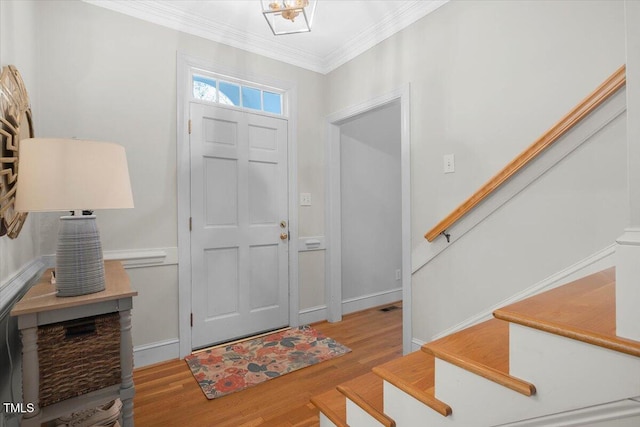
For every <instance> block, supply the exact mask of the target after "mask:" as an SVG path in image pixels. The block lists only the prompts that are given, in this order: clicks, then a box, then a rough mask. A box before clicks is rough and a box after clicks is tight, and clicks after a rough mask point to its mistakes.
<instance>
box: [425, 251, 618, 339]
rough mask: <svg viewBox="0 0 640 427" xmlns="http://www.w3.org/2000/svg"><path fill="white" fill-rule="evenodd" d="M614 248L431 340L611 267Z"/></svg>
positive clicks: (559, 273)
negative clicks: (505, 307) (501, 309)
mask: <svg viewBox="0 0 640 427" xmlns="http://www.w3.org/2000/svg"><path fill="white" fill-rule="evenodd" d="M615 248H616V245H615V244H611V245H609V246H607V247H606V248H604V249H602V250H600V251H598V252H596V253H595V254H593V255H590V256H588V257H586V258H584V259H582V260H580V261H578V262H577V263H575V264H573V265H572V266H570V267H567V268H565V269H564V270H562V271H560V272H558V273H555V274H553V275H551V276H549V277H547V278H546V279H544V280H542V281H541V282H539V283H536V284H535V285H533V286H531V287H529V288H527V289H525V290H523V291H521V292H519V293H517V294H515V295H514V296H512V297H510V298H507V299H505V300H503V301H501V302H499V303H498V304H495V305H493V306H491V307H489V308H488V309H486V310H483V311H482V312H480V313H478V314H476V315H474V316H471V317H469V318H467V319H465V320H463V321H462V322H460V323H458V324H457V325H455V326H453V327H451V328H449V329H446V330H444V331H442V332H440V333H439V334H437V335H434V336H433V337H432V338H431V340H437V339H439V338H442V337H445V336H447V335H451V334H453V333H455V332H458V331H461V330H463V329H466V328H468V327H470V326H473V325H476V324H478V323H480V322H484V321H485V320H489V319H491V318H492V317H493V312H494V311H495V310H497V309H499V308H501V307H504V306H506V305H509V304H513V303H514V302H517V301H520V300H523V299H525V298H528V297H530V296H533V295H536V294H539V293H541V292H544V291H547V290H549V289H553V288H557V287H558V286H560V285H563V284H565V283H568V282H571V281H573V280H576V279H579V278H580V277H584V276H587V275H589V274H593V273H596V272H598V271H601V270H604V269H606V268H609V267H612V266H613V265H614V261H615V260H614V257H613V255H614V253H615Z"/></svg>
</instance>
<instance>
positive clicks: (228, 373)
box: [185, 326, 351, 399]
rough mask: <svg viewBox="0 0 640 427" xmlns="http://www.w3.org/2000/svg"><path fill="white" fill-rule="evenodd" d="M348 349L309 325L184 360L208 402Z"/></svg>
mask: <svg viewBox="0 0 640 427" xmlns="http://www.w3.org/2000/svg"><path fill="white" fill-rule="evenodd" d="M350 351H351V349H349V348H348V347H345V346H343V345H342V344H340V343H338V342H336V341H334V340H333V339H331V338H328V337H326V336H324V335H323V334H322V333H321V332H318V331H316V330H315V329H313V328H312V327H310V326H301V327H299V328H291V329H287V330H284V331H280V332H276V333H273V334H270V335H265V336H261V337H258V338H254V339H250V340H247V341H242V342H237V343H233V344H229V345H228V346H220V347H216V348H213V349H210V350H206V351H201V352H198V353H195V354H192V355H190V356H187V357H186V358H185V360H186V362H187V364H188V365H189V368H191V372H192V373H193V376H194V377H195V379H196V381H198V384H199V385H200V387H201V388H202V391H203V392H204V394H205V396H207V398H208V399H215V398H216V397H221V396H224V395H227V394H230V393H234V392H236V391H240V390H243V389H245V388H248V387H252V386H254V385H257V384H260V383H262V382H264V381H267V380H270V379H272V378H277V377H280V376H282V375H285V374H288V373H289V372H293V371H296V370H298V369H302V368H305V367H307V366H311V365H315V364H316V363H320V362H324V361H325V360H329V359H333V358H334V357H338V356H342V355H344V354H346V353H349V352H350Z"/></svg>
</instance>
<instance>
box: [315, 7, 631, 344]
mask: <svg viewBox="0 0 640 427" xmlns="http://www.w3.org/2000/svg"><path fill="white" fill-rule="evenodd" d="M624 61H625V56H624V8H623V3H622V2H618V1H554V2H536V1H517V2H504V1H482V2H462V1H460V2H455V1H454V2H450V3H448V4H446V5H445V6H443V7H441V8H439V9H438V10H437V11H436V12H434V13H433V14H431V15H428V16H426V17H425V18H423V19H421V20H420V21H417V22H416V23H415V24H413V25H412V26H410V27H408V28H406V29H405V30H403V31H402V32H400V33H398V34H396V35H394V36H393V37H391V38H389V39H387V40H385V41H383V42H382V43H380V44H378V45H377V46H376V47H374V48H372V49H371V50H369V51H367V52H365V53H364V54H362V55H360V56H359V57H357V58H355V59H354V60H352V61H350V62H349V63H347V64H345V65H343V66H342V67H340V68H338V69H337V70H335V71H333V72H332V73H330V74H329V75H328V84H329V85H328V91H327V94H328V97H327V103H328V111H329V112H334V111H340V110H342V109H344V108H346V107H348V106H351V105H355V104H357V103H359V102H363V101H365V100H367V99H371V98H372V97H374V96H376V95H380V94H382V93H386V92H389V91H390V90H392V89H394V88H397V87H399V86H400V85H402V84H404V83H407V82H409V83H410V84H411V141H412V146H411V183H412V200H411V203H412V212H411V216H412V223H411V227H412V245H413V247H414V248H416V247H418V246H419V245H421V244H423V242H424V238H423V235H424V233H425V232H427V231H428V230H429V229H430V228H431V227H432V226H434V225H435V224H436V223H437V222H438V221H440V220H441V219H442V218H443V217H444V216H445V215H446V214H448V213H449V212H450V211H451V210H452V209H453V208H455V207H456V206H457V205H458V204H459V203H461V202H462V201H463V200H465V199H466V198H467V197H468V196H470V195H471V194H472V193H473V192H474V191H475V190H476V189H477V188H478V187H480V186H481V185H482V184H483V183H484V182H485V181H486V180H487V179H489V178H490V177H491V176H492V175H493V174H495V173H496V172H497V171H498V170H499V169H500V168H502V167H503V166H504V165H505V164H506V163H507V162H508V161H510V160H511V159H512V158H513V157H514V156H516V155H517V154H518V153H519V152H521V151H522V150H523V149H524V148H525V147H526V146H528V145H529V144H531V143H532V142H533V141H534V140H535V139H536V138H537V137H539V136H540V135H541V134H542V133H543V132H544V131H545V130H547V129H548V128H549V127H551V125H552V124H554V123H555V122H556V121H557V120H559V119H560V118H561V117H562V116H563V115H564V114H566V113H567V112H568V111H569V110H570V108H571V107H573V106H574V105H576V104H577V103H578V102H579V101H580V100H581V99H582V98H584V97H585V96H586V95H587V94H588V93H589V92H590V91H592V90H593V89H594V88H595V87H597V86H598V85H599V84H600V83H601V82H602V81H603V80H604V79H605V78H606V77H608V76H609V75H610V74H611V73H612V72H613V71H615V70H616V69H617V68H618V67H619V66H620V65H622V64H623V63H624ZM617 126H619V125H617ZM613 132H614V133H616V134H615V136H612V138H614V140H615V141H618V139H619V138H624V136H623V135H622V134H621V132H622V131H620V129H619V128H618V127H616V129H615V130H614V131H613ZM589 150H593V151H594V152H593V155H597V156H600V155H604V154H605V153H602V152H601V151H598V148H594V147H593V146H589V147H585V149H584V151H585V152H588V151H589ZM608 150H609V148H606V149H604V151H605V152H606V153H607V155H606V157H607V158H608V160H607V163H606V165H608V166H607V167H608V168H609V167H610V168H613V169H609V170H607V171H603V170H600V169H599V167H598V166H597V165H594V163H593V160H590V159H589V158H587V159H584V161H585V162H586V163H580V164H577V165H574V164H571V165H564V164H563V165H560V166H559V168H558V169H557V171H554V172H552V173H551V174H550V175H553V176H555V178H548V179H549V181H548V182H544V184H541V186H540V187H539V188H538V190H537V191H538V192H535V191H532V192H531V193H530V197H526V198H524V199H522V200H518V201H517V203H516V205H514V206H513V207H511V208H510V209H511V211H510V214H509V215H507V214H504V215H502V216H500V217H499V219H498V217H497V216H496V217H495V218H496V219H490V220H488V221H487V223H486V224H482V225H481V227H480V228H479V229H480V230H483V231H482V232H481V231H478V232H477V234H476V235H475V236H473V237H472V236H465V238H464V239H465V240H466V242H463V241H460V242H459V243H457V244H456V246H457V247H455V246H454V247H452V248H451V249H449V250H448V251H446V252H445V253H444V254H443V255H441V256H440V257H438V258H437V259H436V260H435V261H434V262H432V263H431V264H430V265H428V266H427V267H425V268H423V269H422V270H420V271H419V272H418V273H417V274H415V275H414V277H413V319H412V324H413V329H414V332H413V335H414V337H417V338H419V339H422V340H429V339H430V338H431V336H433V335H434V334H436V333H438V332H439V331H442V330H444V329H446V328H447V327H450V326H453V325H455V324H457V323H458V322H459V321H461V320H463V319H464V318H465V317H466V316H468V315H470V314H473V313H477V312H480V311H481V310H482V309H484V308H487V307H489V306H490V305H491V304H494V303H497V302H499V301H501V300H502V299H504V298H505V297H507V296H510V295H514V294H515V293H517V292H518V291H520V290H522V289H525V288H527V287H529V286H531V285H533V284H535V283H537V282H538V281H540V280H542V279H544V278H546V277H548V276H550V275H551V274H553V273H555V272H557V271H558V270H559V269H562V268H564V267H567V266H569V265H571V264H572V263H574V262H575V261H577V260H579V259H581V258H582V257H584V256H587V255H588V254H589V253H593V252H595V251H597V250H599V249H601V248H602V247H604V246H606V245H608V244H610V243H612V242H613V240H614V239H615V237H617V235H619V234H620V227H621V226H623V223H622V225H621V220H620V217H621V216H623V215H625V214H624V213H622V214H621V213H620V211H619V209H624V207H622V206H621V203H622V202H621V201H620V200H622V197H623V196H620V198H619V197H618V194H619V192H620V191H624V189H621V188H620V186H621V185H622V186H624V183H622V182H621V181H620V177H621V176H623V175H624V173H626V171H625V166H624V161H623V157H622V158H619V157H618V151H617V148H613V149H612V150H613V151H612V152H611V153H608ZM448 153H454V154H455V156H456V172H455V173H454V174H447V175H444V174H443V172H442V156H443V155H444V154H448ZM576 155H577V154H576ZM586 157H588V156H586ZM620 161H622V164H621V163H620ZM571 162H573V161H572V160H568V161H567V162H566V163H571ZM574 172H575V175H574V174H573V173H574ZM596 172H597V173H596ZM609 174H611V175H609ZM558 175H559V176H558ZM596 177H597V178H603V179H604V182H603V183H602V184H601V186H600V185H599V186H598V187H596V188H594V187H593V185H594V184H593V183H595V182H597V181H596V180H595V179H596ZM582 179H584V181H582ZM587 182H588V183H591V184H590V186H587V185H586V183H587ZM545 186H546V187H545ZM603 198H606V199H607V202H612V203H613V205H612V206H611V207H609V208H603V207H602V206H603V204H602V202H599V201H597V200H601V199H603ZM587 200H589V201H591V202H592V203H593V204H596V205H598V206H592V207H591V206H587V204H586V201H587ZM550 208H552V209H550ZM578 208H582V209H584V211H583V212H581V211H579V210H577V209H578ZM503 211H505V210H503ZM558 220H561V221H562V222H560V223H558V222H557V221H558ZM616 229H617V231H612V230H616ZM537 231H539V233H538V232H537ZM589 251H591V252H589ZM483 261H484V262H483Z"/></svg>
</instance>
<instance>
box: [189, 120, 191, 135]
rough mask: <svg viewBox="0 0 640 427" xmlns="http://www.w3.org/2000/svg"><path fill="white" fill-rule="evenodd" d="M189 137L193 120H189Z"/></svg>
mask: <svg viewBox="0 0 640 427" xmlns="http://www.w3.org/2000/svg"><path fill="white" fill-rule="evenodd" d="M189 135H191V119H189Z"/></svg>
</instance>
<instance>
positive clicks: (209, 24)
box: [83, 0, 322, 72]
mask: <svg viewBox="0 0 640 427" xmlns="http://www.w3.org/2000/svg"><path fill="white" fill-rule="evenodd" d="M83 1H84V2H85V3H89V4H92V5H95V6H99V7H102V8H105V9H109V10H112V11H114V12H119V13H123V14H125V15H129V16H132V17H134V18H138V19H142V20H144V21H147V22H151V23H154V24H158V25H161V26H163V27H167V28H171V29H173V30H176V31H180V32H183V33H187V34H191V35H194V36H198V37H202V38H205V39H208V40H212V41H215V42H218V43H221V44H225V45H228V46H232V47H235V48H238V49H242V50H246V51H248V52H252V53H256V54H258V55H263V56H266V57H268V58H272V59H276V60H278V61H282V62H286V63H288V64H291V65H295V66H298V67H302V68H306V69H309V70H311V71H316V72H322V68H321V67H320V65H319V64H321V63H322V58H320V57H319V56H316V55H312V54H310V53H309V52H307V51H304V50H301V49H296V48H292V47H290V46H283V45H282V44H279V43H276V42H274V41H273V40H271V39H269V38H265V37H262V36H258V35H256V34H253V33H251V32H248V31H244V30H239V29H237V28H235V27H232V26H231V25H228V24H227V23H225V22H222V21H217V20H211V19H209V18H207V19H205V18H203V17H201V16H197V15H193V14H188V13H185V12H184V11H182V10H180V9H179V8H175V7H172V6H171V5H169V4H164V3H162V2H159V1H149V0H141V1H130V0H83ZM265 25H266V24H265Z"/></svg>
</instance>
